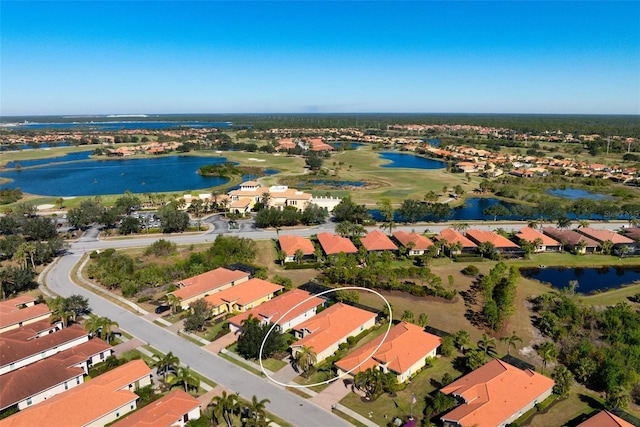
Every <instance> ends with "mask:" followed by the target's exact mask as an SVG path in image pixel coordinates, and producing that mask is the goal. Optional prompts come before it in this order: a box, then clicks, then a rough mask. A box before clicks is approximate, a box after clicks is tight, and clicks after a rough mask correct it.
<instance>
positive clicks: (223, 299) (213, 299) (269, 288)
mask: <svg viewBox="0 0 640 427" xmlns="http://www.w3.org/2000/svg"><path fill="white" fill-rule="evenodd" d="M282 288H283V287H282V286H280V285H276V284H275V283H271V282H267V281H266V280H262V279H256V278H253V279H249V280H247V281H246V282H242V283H240V284H238V285H235V286H232V287H230V288H227V289H224V290H222V291H220V292H215V293H213V294H211V295H209V296H207V297H205V301H207V302H208V303H210V304H211V305H212V306H213V307H218V306H220V305H222V304H224V303H235V304H238V305H247V304H250V303H252V302H254V301H257V300H259V299H261V298H264V297H266V296H267V295H271V294H274V293H276V292H278V291H279V290H281V289H282Z"/></svg>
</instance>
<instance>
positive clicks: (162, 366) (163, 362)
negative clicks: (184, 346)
mask: <svg viewBox="0 0 640 427" xmlns="http://www.w3.org/2000/svg"><path fill="white" fill-rule="evenodd" d="M153 358H154V359H156V361H155V362H153V367H154V368H156V369H157V370H158V371H160V372H162V378H163V379H164V380H166V379H167V373H168V372H169V371H170V370H172V369H174V368H176V367H178V366H179V365H180V358H178V356H174V355H173V352H172V351H170V352H169V353H167V354H165V355H164V356H160V355H157V354H154V355H153Z"/></svg>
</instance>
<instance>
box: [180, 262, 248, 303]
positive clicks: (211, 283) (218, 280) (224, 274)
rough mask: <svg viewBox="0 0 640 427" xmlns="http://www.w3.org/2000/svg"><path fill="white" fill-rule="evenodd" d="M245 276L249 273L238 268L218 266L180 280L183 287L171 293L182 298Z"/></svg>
mask: <svg viewBox="0 0 640 427" xmlns="http://www.w3.org/2000/svg"><path fill="white" fill-rule="evenodd" d="M245 277H249V273H245V272H244V271H240V270H227V269H226V268H222V267H220V268H216V269H215V270H211V271H207V272H206V273H202V274H199V275H197V276H193V277H189V278H188V279H184V280H181V281H180V282H178V283H180V284H182V285H184V288H180V289H178V290H176V291H173V292H172V293H173V294H174V295H175V296H178V297H180V298H182V299H187V298H191V297H194V296H196V295H199V294H204V293H205V292H207V291H212V290H214V289H216V288H219V287H221V286H224V285H226V284H229V283H231V282H233V281H236V280H240V279H243V278H245Z"/></svg>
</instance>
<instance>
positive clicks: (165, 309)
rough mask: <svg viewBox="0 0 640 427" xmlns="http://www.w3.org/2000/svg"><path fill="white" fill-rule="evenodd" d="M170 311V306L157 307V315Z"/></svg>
mask: <svg viewBox="0 0 640 427" xmlns="http://www.w3.org/2000/svg"><path fill="white" fill-rule="evenodd" d="M169 310H171V307H169V306H168V305H160V306H158V307H156V314H161V313H164V312H165V311H169Z"/></svg>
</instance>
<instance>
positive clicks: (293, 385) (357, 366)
mask: <svg viewBox="0 0 640 427" xmlns="http://www.w3.org/2000/svg"><path fill="white" fill-rule="evenodd" d="M341 290H358V291H367V292H371V293H372V294H375V295H377V296H378V297H379V298H380V299H381V300H382V301H384V303H385V304H386V305H387V308H388V309H389V326H387V330H386V332H385V333H384V336H383V337H382V341H380V343H379V344H378V346H377V347H376V348H374V349H373V351H372V352H371V354H370V355H368V356H367V357H366V358H365V359H364V360H363V361H362V362H360V363H358V364H357V365H356V366H354V367H353V368H351V369H350V370H348V371H347V372H344V373H342V374H340V375H338V376H337V377H335V378H330V379H328V380H326V381H320V382H319V383H315V384H305V385H302V384H285V383H282V382H280V381H278V380H276V379H274V378H272V377H271V376H270V375H269V374H268V373H267V371H266V370H265V369H264V366H263V365H262V350H263V349H264V345H265V343H266V342H267V338H269V335H271V333H272V332H273V330H274V329H275V328H276V326H278V321H280V320H281V319H284V318H285V317H286V316H287V314H289V313H291V312H292V311H293V310H295V309H296V308H298V307H299V306H301V305H302V304H304V303H305V302H307V301H309V300H311V299H312V298H315V297H319V296H321V295H325V294H329V293H331V292H336V291H341ZM391 319H393V313H392V310H391V304H389V301H387V299H386V298H385V297H383V296H382V295H381V294H380V293H379V292H376V291H374V290H373V289H369V288H363V287H360V286H345V287H343V288H335V289H328V290H326V291H322V292H320V293H319V294H316V295H310V296H309V297H308V298H306V299H305V300H304V301H301V302H299V303H298V304H296V305H294V306H293V307H291V308H290V309H289V310H288V311H287V312H286V313H284V314H283V315H282V316H280V317H279V318H278V320H276V321H275V322H273V326H271V329H269V331H268V332H267V335H265V337H264V339H263V340H262V343H261V344H260V352H259V353H258V362H259V363H260V370H261V371H262V373H263V374H265V375H266V377H267V378H269V380H271V381H272V382H274V383H276V384H278V385H281V386H283V387H291V388H306V387H314V386H318V385H324V384H330V383H332V382H334V381H335V380H339V379H340V378H342V377H344V376H346V375H349V374H350V373H351V372H353V371H355V370H356V369H358V368H359V367H360V366H362V365H363V364H364V363H365V362H367V361H368V360H369V359H371V358H372V357H373V355H374V354H376V351H378V349H379V348H380V347H381V346H382V344H384V342H385V341H386V339H387V335H389V330H391V324H392V323H393V322H392V321H391Z"/></svg>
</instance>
